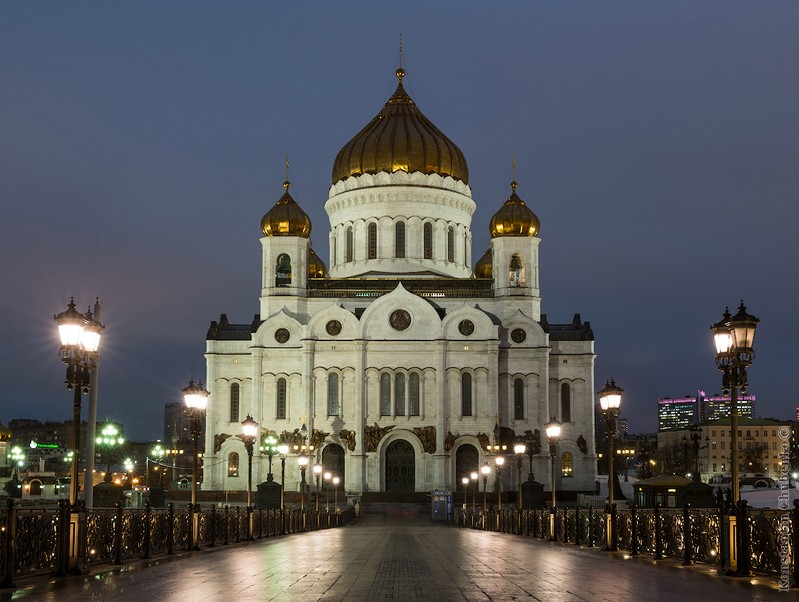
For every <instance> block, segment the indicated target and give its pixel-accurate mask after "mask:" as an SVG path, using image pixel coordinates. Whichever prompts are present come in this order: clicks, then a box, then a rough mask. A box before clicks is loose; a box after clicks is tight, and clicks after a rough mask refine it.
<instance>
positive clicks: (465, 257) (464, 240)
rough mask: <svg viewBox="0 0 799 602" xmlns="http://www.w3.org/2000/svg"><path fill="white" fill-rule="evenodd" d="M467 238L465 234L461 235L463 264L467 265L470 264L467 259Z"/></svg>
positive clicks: (468, 258)
mask: <svg viewBox="0 0 799 602" xmlns="http://www.w3.org/2000/svg"><path fill="white" fill-rule="evenodd" d="M467 240H468V237H467V236H466V232H464V233H463V263H465V264H466V265H469V264H470V263H471V261H470V259H471V258H470V257H469V244H468V242H467Z"/></svg>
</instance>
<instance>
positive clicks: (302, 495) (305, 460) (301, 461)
mask: <svg viewBox="0 0 799 602" xmlns="http://www.w3.org/2000/svg"><path fill="white" fill-rule="evenodd" d="M303 426H305V425H303ZM303 447H304V446H303ZM297 464H299V465H300V475H301V476H302V479H300V510H301V511H302V512H305V469H306V468H307V467H308V456H307V455H306V454H305V452H302V453H301V454H300V457H299V458H297Z"/></svg>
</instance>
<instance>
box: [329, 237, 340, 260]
mask: <svg viewBox="0 0 799 602" xmlns="http://www.w3.org/2000/svg"><path fill="white" fill-rule="evenodd" d="M330 263H331V267H335V265H336V264H337V263H338V238H336V237H335V236H334V237H333V252H332V253H331V254H330Z"/></svg>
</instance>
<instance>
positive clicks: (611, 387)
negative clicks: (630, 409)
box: [599, 378, 624, 412]
mask: <svg viewBox="0 0 799 602" xmlns="http://www.w3.org/2000/svg"><path fill="white" fill-rule="evenodd" d="M623 392H624V389H622V388H621V387H618V386H616V381H614V380H613V379H612V378H611V379H610V380H609V381H608V382H607V383H606V384H605V388H604V389H602V390H601V391H600V392H599V405H600V407H601V408H602V411H603V412H613V411H616V410H618V409H619V406H621V394H622V393H623Z"/></svg>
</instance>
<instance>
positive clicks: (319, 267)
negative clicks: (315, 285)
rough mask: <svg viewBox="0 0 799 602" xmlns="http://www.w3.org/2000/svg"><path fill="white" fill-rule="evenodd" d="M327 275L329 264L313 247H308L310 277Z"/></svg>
mask: <svg viewBox="0 0 799 602" xmlns="http://www.w3.org/2000/svg"><path fill="white" fill-rule="evenodd" d="M326 276H327V266H326V265H325V262H324V261H322V260H321V259H320V257H319V255H317V254H316V251H314V250H313V248H312V247H308V278H324V277H326Z"/></svg>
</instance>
